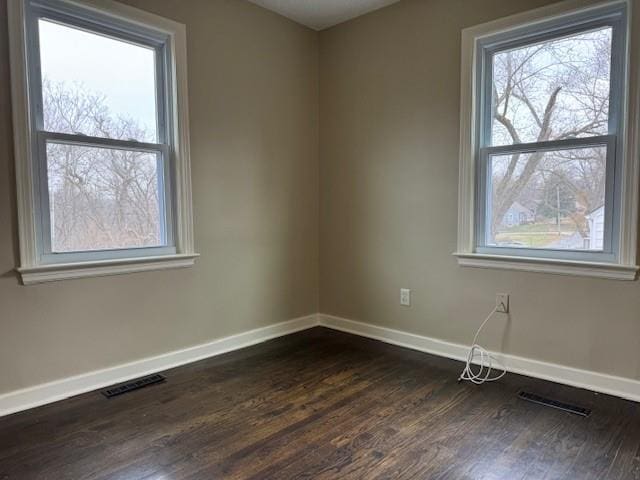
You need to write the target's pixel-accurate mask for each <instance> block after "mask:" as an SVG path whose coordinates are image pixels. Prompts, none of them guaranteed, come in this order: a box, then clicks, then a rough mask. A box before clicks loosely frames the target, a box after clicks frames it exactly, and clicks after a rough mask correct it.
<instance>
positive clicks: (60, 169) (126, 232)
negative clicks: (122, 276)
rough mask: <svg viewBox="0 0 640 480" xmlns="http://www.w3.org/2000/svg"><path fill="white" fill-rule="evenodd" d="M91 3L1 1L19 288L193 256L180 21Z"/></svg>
mask: <svg viewBox="0 0 640 480" xmlns="http://www.w3.org/2000/svg"><path fill="white" fill-rule="evenodd" d="M99 5H100V7H99V8H97V7H96V6H95V4H94V3H92V2H90V1H86V4H85V3H78V2H71V1H67V0H10V27H11V55H12V84H13V103H14V124H15V130H16V133H15V143H16V170H17V178H18V196H19V198H18V203H19V223H20V247H21V266H20V268H19V269H18V270H19V271H20V273H21V275H22V279H23V282H24V283H36V282H42V281H48V280H58V279H63V278H78V277H83V276H90V275H106V274H114V273H125V272H130V271H140V270H149V269H160V268H170V267H182V266H188V265H190V264H192V263H193V260H194V258H195V257H196V254H195V253H194V250H193V240H192V233H191V232H192V226H191V194H190V173H189V150H188V131H187V106H186V103H185V102H186V99H187V97H186V66H185V33H184V27H183V26H182V25H180V24H177V23H175V22H172V21H169V20H165V19H162V18H160V17H157V16H154V15H151V14H148V13H145V12H142V11H140V10H136V9H133V8H130V7H126V6H123V5H120V4H118V3H116V2H101V3H100V4H99Z"/></svg>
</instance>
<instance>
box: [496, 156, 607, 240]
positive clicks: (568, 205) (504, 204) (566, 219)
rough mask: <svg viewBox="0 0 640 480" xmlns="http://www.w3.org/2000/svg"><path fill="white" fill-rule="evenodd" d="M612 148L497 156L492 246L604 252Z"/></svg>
mask: <svg viewBox="0 0 640 480" xmlns="http://www.w3.org/2000/svg"><path fill="white" fill-rule="evenodd" d="M606 162H607V147H606V146H596V147H589V148H571V149H565V150H557V151H543V152H542V151H541V152H529V153H514V154H508V155H503V154H496V155H491V156H490V160H489V169H490V175H489V197H490V206H491V207H490V209H489V211H488V212H487V217H488V218H487V223H488V227H487V232H488V237H489V238H488V239H487V244H488V245H490V246H499V247H511V248H514V247H515V248H546V249H558V250H602V248H603V243H604V242H603V235H604V203H605V184H606Z"/></svg>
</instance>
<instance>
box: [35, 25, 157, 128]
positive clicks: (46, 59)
mask: <svg viewBox="0 0 640 480" xmlns="http://www.w3.org/2000/svg"><path fill="white" fill-rule="evenodd" d="M39 27H40V28H39V31H40V62H41V67H42V76H43V77H44V78H48V79H49V80H51V81H53V82H65V84H67V85H69V86H71V85H73V84H78V83H79V84H82V85H83V87H84V88H85V89H86V90H88V91H90V92H92V93H96V94H103V95H104V96H105V97H106V98H105V103H106V105H107V106H108V107H109V109H110V111H111V113H112V115H113V116H114V117H117V116H123V117H129V118H133V119H134V120H136V121H137V122H138V123H139V124H140V125H141V126H144V127H145V128H146V129H147V130H148V131H150V132H155V131H156V100H155V52H154V50H152V49H150V48H147V47H143V46H139V45H133V44H131V43H127V42H124V41H120V40H115V39H113V38H110V37H106V36H102V35H98V34H95V33H89V32H86V31H83V30H79V29H76V28H72V27H69V26H66V25H61V24H58V23H54V22H51V21H48V20H42V19H41V20H40V21H39ZM154 136H155V135H154Z"/></svg>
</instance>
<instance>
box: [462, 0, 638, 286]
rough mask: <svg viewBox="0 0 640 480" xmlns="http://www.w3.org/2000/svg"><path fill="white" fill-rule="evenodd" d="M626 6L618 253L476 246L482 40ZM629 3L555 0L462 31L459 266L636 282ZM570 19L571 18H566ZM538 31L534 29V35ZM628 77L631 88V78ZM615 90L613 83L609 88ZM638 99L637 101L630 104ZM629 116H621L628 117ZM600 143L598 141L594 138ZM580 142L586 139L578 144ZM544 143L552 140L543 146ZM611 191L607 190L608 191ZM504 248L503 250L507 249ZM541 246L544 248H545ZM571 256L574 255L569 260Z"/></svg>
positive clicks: (635, 165)
mask: <svg viewBox="0 0 640 480" xmlns="http://www.w3.org/2000/svg"><path fill="white" fill-rule="evenodd" d="M620 7H626V10H627V18H626V23H625V25H624V26H625V27H626V41H625V45H624V47H625V58H624V59H623V61H621V62H618V63H620V64H621V65H622V67H623V68H624V66H625V65H626V67H627V68H626V70H625V73H624V76H623V78H622V79H621V80H620V83H622V84H623V85H621V88H620V89H619V94H620V97H621V98H620V106H621V108H622V109H623V111H622V112H620V115H619V116H618V118H620V119H621V121H622V125H616V127H617V131H616V133H617V136H618V142H617V145H616V149H621V153H620V154H619V155H618V156H617V158H618V159H619V162H618V164H617V165H616V170H617V172H619V174H616V175H615V178H616V180H617V181H619V185H617V188H618V189H619V192H620V195H619V196H620V199H619V202H620V203H619V205H618V209H617V215H618V218H619V220H618V221H619V228H618V229H614V230H617V233H618V235H615V232H614V236H613V238H612V241H613V242H615V243H616V245H614V247H615V251H617V258H616V255H609V256H608V257H605V256H604V255H603V256H601V257H600V258H597V257H589V256H588V255H587V256H583V255H574V256H573V257H572V255H567V253H571V252H566V251H563V255H562V257H555V258H554V257H553V256H548V255H545V256H540V255H539V254H538V255H525V254H524V253H529V252H523V251H522V250H533V249H512V250H508V249H504V247H501V248H500V250H499V251H496V249H493V248H478V247H477V246H476V244H477V242H476V239H477V238H478V234H479V232H478V225H477V223H478V222H477V221H476V220H477V217H478V215H477V213H476V210H477V205H478V203H477V202H478V195H479V194H480V193H481V192H479V188H478V176H479V175H480V174H481V173H482V170H481V162H480V161H479V153H476V152H480V149H479V147H480V146H482V144H481V143H480V142H481V139H480V128H483V124H482V121H481V118H480V112H479V111H478V110H479V108H478V105H479V102H480V101H481V98H482V96H481V90H480V88H479V84H480V83H481V79H482V75H481V72H480V71H479V69H480V68H481V67H484V65H483V64H482V61H483V60H484V59H483V58H482V57H483V56H484V55H483V52H482V51H481V49H482V47H483V45H484V44H483V42H485V43H486V42H487V41H490V39H495V38H497V37H498V36H508V35H509V34H510V33H513V32H514V31H521V30H522V29H523V28H525V29H526V28H531V29H532V30H534V31H537V30H535V29H536V28H538V29H539V28H541V27H545V26H548V25H552V24H555V25H557V24H558V23H560V24H561V22H563V21H564V22H566V20H567V19H571V20H572V21H574V20H575V19H576V18H585V17H589V18H592V17H594V16H598V15H601V16H606V14H607V13H608V12H610V11H611V10H612V9H615V8H620ZM630 10H631V5H630V2H629V1H628V0H613V1H605V2H602V1H597V0H590V1H589V2H588V5H587V6H586V7H585V5H584V2H580V1H577V0H567V1H564V2H560V3H558V4H553V5H550V6H547V7H543V8H540V9H536V10H532V11H530V12H525V13H522V14H518V15H513V16H511V17H506V18H503V19H499V20H496V21H493V22H489V23H486V24H483V25H479V26H475V27H471V28H468V29H465V30H463V32H462V65H461V72H462V78H461V80H462V81H461V107H460V170H459V191H458V240H457V250H456V252H455V253H454V256H456V257H457V258H458V264H459V265H461V266H471V267H483V268H498V269H509V270H524V271H534V272H546V273H558V274H565V275H580V276H595V277H600V278H614V279H624V280H633V279H635V277H636V273H637V270H638V267H637V266H636V241H637V214H638V182H637V173H638V167H639V165H638V137H637V135H638V131H637V128H638V108H637V106H636V103H637V99H638V85H637V81H636V80H637V78H638V72H637V69H638V64H637V63H636V62H635V61H634V62H631V52H630V50H631V47H630V45H631V34H632V32H631V28H630V26H631V12H630ZM570 24H571V23H570ZM537 36H539V35H537V34H535V33H534V34H532V37H534V38H535V37H537ZM625 80H633V85H631V86H630V82H629V81H625ZM612 89H613V88H612ZM629 100H635V101H629ZM625 120H626V121H625ZM603 140H606V141H609V142H610V139H609V135H605V136H602V137H600V140H599V141H600V142H601V143H600V144H602V143H606V141H603ZM593 141H594V138H589V139H586V140H572V141H571V143H572V144H575V143H580V142H586V143H592V144H593ZM596 143H597V142H596ZM583 144H584V143H583ZM531 146H535V144H529V145H517V146H511V145H510V146H508V147H507V148H508V149H509V151H511V150H513V149H514V148H516V149H520V148H522V149H527V148H528V149H530V148H531ZM546 146H549V144H546ZM499 148H502V147H491V150H492V151H493V150H498V149H499ZM609 191H611V189H609ZM505 250H506V251H505ZM547 252H549V251H548V250H542V251H541V253H547ZM570 257H572V258H570Z"/></svg>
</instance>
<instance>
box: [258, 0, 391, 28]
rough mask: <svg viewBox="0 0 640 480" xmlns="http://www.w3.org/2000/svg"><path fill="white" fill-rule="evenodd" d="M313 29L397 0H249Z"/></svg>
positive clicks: (326, 26) (331, 24) (353, 16)
mask: <svg viewBox="0 0 640 480" xmlns="http://www.w3.org/2000/svg"><path fill="white" fill-rule="evenodd" d="M249 1H250V2H253V3H255V4H257V5H260V6H261V7H264V8H267V9H269V10H272V11H274V12H276V13H279V14H280V15H283V16H285V17H287V18H290V19H291V20H294V21H296V22H298V23H301V24H303V25H306V26H307V27H311V28H313V29H314V30H323V29H325V28H328V27H332V26H333V25H336V24H338V23H341V22H344V21H346V20H349V19H351V18H355V17H358V16H360V15H363V14H365V13H367V12H371V11H372V10H377V9H378V8H381V7H384V6H386V5H391V4H392V3H395V2H397V1H399V0H249Z"/></svg>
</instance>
